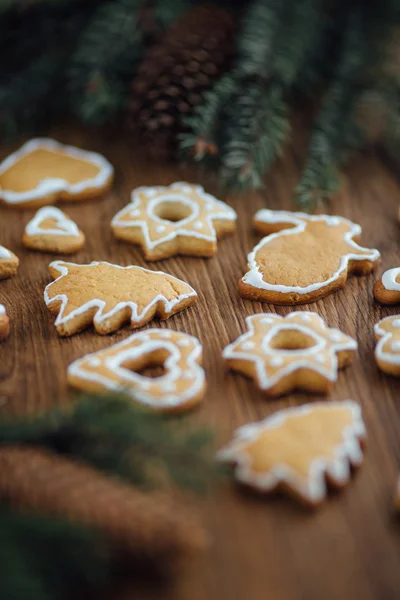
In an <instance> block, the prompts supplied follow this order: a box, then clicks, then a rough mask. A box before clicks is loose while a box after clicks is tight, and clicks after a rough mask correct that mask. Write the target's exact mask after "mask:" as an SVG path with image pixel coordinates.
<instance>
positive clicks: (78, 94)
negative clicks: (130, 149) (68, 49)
mask: <svg viewBox="0 0 400 600" xmlns="http://www.w3.org/2000/svg"><path fill="white" fill-rule="evenodd" d="M142 3H143V0H112V1H109V2H106V3H105V4H102V5H100V6H99V8H98V9H97V10H96V11H95V13H94V15H93V18H92V19H91V21H90V23H89V24H88V26H87V27H86V29H85V31H84V32H83V35H82V36H81V39H80V41H79V44H78V46H77V48H76V51H75V53H74V55H73V57H72V61H71V66H70V68H69V72H68V87H69V90H70V93H71V99H72V108H73V111H74V112H75V113H76V114H77V116H79V117H80V118H81V119H82V120H83V121H87V122H92V123H102V122H105V121H107V120H108V119H109V118H110V117H112V116H114V115H115V113H116V112H118V110H119V109H121V107H122V106H123V102H124V92H126V89H127V86H128V82H129V78H130V77H131V75H132V73H133V72H134V69H135V67H136V65H137V63H138V60H139V58H140V55H141V53H142V52H143V43H144V39H143V33H142V32H141V31H140V30H139V28H138V25H137V20H138V10H139V9H140V7H141V5H142Z"/></svg>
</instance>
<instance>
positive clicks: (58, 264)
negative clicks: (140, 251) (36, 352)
mask: <svg viewBox="0 0 400 600" xmlns="http://www.w3.org/2000/svg"><path fill="white" fill-rule="evenodd" d="M100 264H106V265H110V266H112V267H114V268H116V269H125V270H126V269H136V270H139V271H144V272H147V273H155V274H159V275H168V277H169V278H170V279H173V280H175V281H177V282H179V283H185V282H182V280H180V279H178V278H177V277H174V276H173V275H169V274H167V273H164V272H163V271H150V270H149V269H145V268H144V267H138V266H136V265H131V266H128V267H121V266H120V265H114V264H112V263H109V262H107V261H93V262H91V263H90V264H87V265H77V264H76V263H67V262H64V261H57V260H56V261H54V262H52V263H50V265H49V266H50V267H51V268H52V269H55V270H57V271H58V272H59V273H60V275H59V277H57V279H55V280H54V281H52V282H51V283H49V284H48V285H47V286H46V288H45V290H44V301H45V303H46V306H49V305H50V304H53V303H60V309H59V312H58V315H57V318H56V320H55V323H54V324H55V326H56V327H57V326H58V325H62V324H64V323H67V322H68V321H70V320H72V319H74V318H75V317H77V316H78V315H82V314H84V313H85V312H86V311H88V310H89V309H91V308H97V309H98V310H97V312H96V314H95V316H94V317H93V322H94V323H101V322H102V321H105V320H106V319H110V318H111V317H113V316H114V315H115V314H117V313H118V312H120V311H121V310H122V309H124V308H129V309H130V310H131V322H132V323H139V322H140V321H143V319H144V318H145V316H146V314H147V313H148V312H149V311H151V309H152V308H153V307H154V306H156V305H157V304H158V303H159V302H162V303H163V304H164V308H165V313H166V314H168V313H170V312H171V311H172V310H173V308H174V307H175V306H176V305H177V304H179V303H180V302H182V300H184V299H185V298H191V297H193V296H197V293H196V291H195V290H194V289H193V288H191V287H190V286H189V285H188V284H187V283H185V285H187V286H188V287H189V288H190V289H191V290H192V291H191V292H189V293H187V294H179V295H178V296H177V297H176V298H173V299H172V300H168V299H167V298H166V297H165V296H163V295H162V294H157V296H155V297H154V298H153V300H152V301H151V302H149V304H147V305H146V306H145V308H144V309H143V310H142V312H140V313H139V312H138V305H137V303H136V302H133V301H128V302H124V301H121V302H118V303H116V304H115V306H114V307H113V308H112V309H111V310H109V311H104V308H105V306H106V302H105V301H104V300H101V299H100V298H93V299H92V300H90V301H89V302H85V303H84V304H82V305H80V306H78V307H77V308H76V309H75V310H72V311H71V312H70V313H69V314H68V315H64V311H65V308H66V306H67V304H68V295H67V294H58V295H57V296H54V298H50V297H49V290H50V289H51V287H52V286H53V285H54V284H55V283H56V282H58V281H59V280H60V279H61V278H62V277H64V276H65V275H67V274H68V266H69V265H71V266H72V267H75V266H78V267H79V268H81V269H85V268H89V267H93V266H95V265H100Z"/></svg>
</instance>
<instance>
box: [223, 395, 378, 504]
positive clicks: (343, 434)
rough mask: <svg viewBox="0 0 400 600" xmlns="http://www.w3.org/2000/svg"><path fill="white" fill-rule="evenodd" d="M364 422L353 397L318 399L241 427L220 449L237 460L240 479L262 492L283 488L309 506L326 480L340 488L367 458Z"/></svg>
mask: <svg viewBox="0 0 400 600" xmlns="http://www.w3.org/2000/svg"><path fill="white" fill-rule="evenodd" d="M365 437H366V432H365V426H364V423H363V420H362V416H361V409H360V407H359V406H358V404H356V403H355V402H353V401H352V400H347V401H344V402H330V403H322V402H321V403H315V404H309V405H303V406H299V407H295V408H287V409H285V410H281V411H279V412H276V413H275V414H273V415H272V416H270V417H268V418H267V419H265V420H263V421H260V422H259V423H251V424H249V425H245V426H244V427H240V428H239V429H238V430H237V431H236V434H235V437H234V439H233V441H232V442H231V443H230V444H229V445H228V446H226V447H225V448H223V449H222V450H221V451H220V452H219V458H220V459H221V460H224V461H227V462H230V463H235V464H236V465H237V466H236V470H235V474H236V478H237V479H238V480H239V481H240V482H242V483H244V484H246V485H248V486H251V487H253V488H255V489H256V490H258V491H260V492H271V491H274V490H278V489H279V490H282V491H285V492H288V493H289V494H291V495H294V496H295V497H296V498H297V499H299V500H301V501H302V502H304V503H305V504H307V505H311V506H313V505H317V504H319V503H321V502H322V501H323V500H324V499H325V498H326V495H327V486H326V480H327V481H328V482H329V483H330V484H333V485H334V486H336V487H342V486H344V485H345V484H346V483H347V482H348V480H349V478H350V465H351V466H354V467H355V466H358V465H360V464H361V462H362V460H363V455H362V444H363V442H364V440H365Z"/></svg>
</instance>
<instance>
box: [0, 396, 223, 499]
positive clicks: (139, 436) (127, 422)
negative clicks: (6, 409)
mask: <svg viewBox="0 0 400 600" xmlns="http://www.w3.org/2000/svg"><path fill="white" fill-rule="evenodd" d="M211 439H212V435H211V432H210V431H209V430H208V429H199V430H197V429H196V430H190V429H189V430H188V431H185V430H184V429H183V428H182V427H177V426H176V424H174V423H173V421H171V420H170V419H167V418H166V417H164V416H162V415H158V414H154V413H153V412H151V411H148V410H145V409H142V408H141V407H138V406H136V405H134V404H132V401H131V400H130V399H129V398H125V397H123V396H118V395H115V394H111V395H105V396H101V395H88V396H84V397H82V398H81V399H80V400H78V401H77V402H76V403H74V404H73V406H72V408H70V409H69V410H62V409H55V410H53V411H50V412H48V413H45V414H43V415H38V416H36V417H35V418H34V419H32V420H31V419H28V418H26V419H21V420H15V421H7V422H2V423H0V444H15V443H24V444H30V445H35V446H40V447H45V448H49V449H51V450H52V451H54V452H57V453H60V454H63V455H66V456H71V457H75V458H77V459H80V460H82V461H84V462H86V463H88V464H90V465H92V466H93V467H95V468H97V469H99V470H101V471H105V472H108V473H111V474H114V475H117V476H119V477H122V478H123V479H126V480H128V481H130V482H132V483H135V484H137V485H144V486H156V485H165V484H166V483H169V482H171V481H173V482H175V483H177V484H179V485H182V486H189V487H192V488H195V489H200V488H201V487H204V486H205V485H206V484H207V483H208V482H209V481H210V479H211V478H212V477H213V476H214V475H215V474H216V473H217V470H216V469H217V467H216V465H215V461H214V456H213V455H214V453H213V451H212V444H211Z"/></svg>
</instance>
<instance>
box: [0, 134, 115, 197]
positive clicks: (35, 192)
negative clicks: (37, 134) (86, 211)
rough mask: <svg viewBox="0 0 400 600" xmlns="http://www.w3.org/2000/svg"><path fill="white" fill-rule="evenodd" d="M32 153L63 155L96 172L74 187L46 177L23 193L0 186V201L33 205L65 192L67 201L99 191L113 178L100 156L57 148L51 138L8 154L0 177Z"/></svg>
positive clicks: (71, 149) (32, 141)
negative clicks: (94, 169) (37, 151)
mask: <svg viewBox="0 0 400 600" xmlns="http://www.w3.org/2000/svg"><path fill="white" fill-rule="evenodd" d="M36 150H47V151H49V152H54V153H59V154H65V155H67V156H70V157H72V158H76V159H78V160H81V161H84V162H88V163H91V164H92V165H95V166H96V167H97V168H98V169H99V173H98V174H97V175H96V176H95V177H92V178H91V179H86V180H83V181H79V182H77V183H72V184H70V183H68V181H67V180H65V179H59V178H55V177H53V178H51V177H48V178H46V179H43V180H42V181H41V182H40V183H39V184H38V185H37V186H36V188H34V189H32V190H28V191H24V192H14V191H12V190H7V189H4V188H2V187H1V186H0V199H1V200H3V201H4V202H6V203H7V204H10V205H18V204H22V203H26V202H27V203H29V202H34V201H35V200H40V199H41V198H43V197H46V196H48V195H52V194H55V193H57V192H58V193H60V192H66V193H67V194H68V197H73V196H77V195H80V194H82V193H84V192H85V191H87V190H91V189H97V188H98V189H99V190H101V189H102V188H104V186H106V185H107V184H108V182H109V181H110V179H111V178H112V176H113V174H114V167H113V166H112V165H111V163H110V162H109V161H108V160H107V159H106V158H105V157H104V156H102V155H101V154H98V153H97V152H90V151H87V150H81V149H80V148H76V147H75V146H68V145H65V144H61V143H60V142H57V141H56V140H53V139H51V138H35V139H32V140H29V141H28V142H26V143H25V144H24V145H23V146H21V148H20V149H19V150H17V151H16V152H14V153H13V154H10V155H9V156H8V157H7V158H5V159H4V160H3V162H2V163H1V164H0V176H1V175H3V174H4V173H5V172H6V171H8V170H9V169H10V168H11V167H13V166H14V165H16V164H17V163H18V161H19V160H21V159H22V158H24V157H25V156H27V155H29V154H31V153H32V152H35V151H36Z"/></svg>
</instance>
